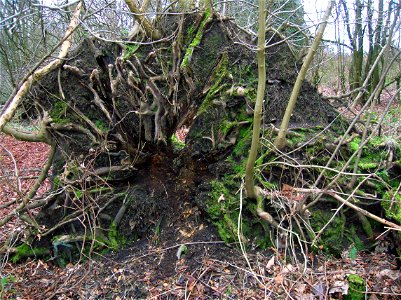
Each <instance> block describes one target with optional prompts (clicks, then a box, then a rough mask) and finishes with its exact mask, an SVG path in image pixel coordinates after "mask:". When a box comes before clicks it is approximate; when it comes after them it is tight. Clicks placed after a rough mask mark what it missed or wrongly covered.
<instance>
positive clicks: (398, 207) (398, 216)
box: [380, 189, 401, 224]
mask: <svg viewBox="0 0 401 300" xmlns="http://www.w3.org/2000/svg"><path fill="white" fill-rule="evenodd" d="M380 203H381V205H382V207H383V209H384V211H385V213H386V217H387V218H391V219H393V220H395V221H397V223H398V224H401V195H400V194H399V193H397V190H396V189H392V190H391V191H389V192H386V193H385V194H384V197H383V201H381V202H380Z"/></svg>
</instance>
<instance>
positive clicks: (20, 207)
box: [0, 145, 56, 227]
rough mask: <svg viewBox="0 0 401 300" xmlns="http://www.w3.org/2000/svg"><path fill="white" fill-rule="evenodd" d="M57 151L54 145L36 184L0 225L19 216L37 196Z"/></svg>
mask: <svg viewBox="0 0 401 300" xmlns="http://www.w3.org/2000/svg"><path fill="white" fill-rule="evenodd" d="M55 152H56V145H52V148H51V150H50V154H49V157H48V159H47V162H46V164H45V166H44V167H43V169H42V172H41V173H40V175H39V178H38V179H37V180H36V182H35V184H34V185H33V187H32V188H31V190H30V191H29V193H28V194H27V195H26V196H25V197H24V198H23V199H22V202H21V203H20V204H19V205H18V207H16V208H15V209H14V210H13V211H11V212H10V213H9V214H8V215H7V216H5V217H4V218H3V219H2V220H0V227H1V226H4V225H5V224H7V223H8V222H9V221H10V220H11V219H12V218H13V216H18V215H19V213H20V212H21V211H22V210H23V209H24V208H25V207H26V206H27V205H28V202H29V201H30V200H31V199H32V198H33V197H34V196H35V194H36V192H37V191H38V189H39V187H40V185H41V184H42V182H43V181H44V180H45V179H46V178H47V174H48V172H49V170H50V167H51V166H52V162H53V157H54V154H55Z"/></svg>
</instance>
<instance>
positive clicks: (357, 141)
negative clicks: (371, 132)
mask: <svg viewBox="0 0 401 300" xmlns="http://www.w3.org/2000/svg"><path fill="white" fill-rule="evenodd" d="M360 144H361V139H360V138H359V137H355V138H354V139H352V141H350V142H349V143H348V147H349V149H350V150H351V151H352V152H355V151H358V150H359V145H360Z"/></svg>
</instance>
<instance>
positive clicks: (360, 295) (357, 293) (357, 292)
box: [344, 274, 366, 300]
mask: <svg viewBox="0 0 401 300" xmlns="http://www.w3.org/2000/svg"><path fill="white" fill-rule="evenodd" d="M347 279H348V284H349V289H348V295H344V300H363V299H365V287H366V284H365V280H364V279H363V278H362V277H361V276H359V275H356V274H351V275H348V278H347Z"/></svg>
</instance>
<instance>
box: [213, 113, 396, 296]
mask: <svg viewBox="0 0 401 300" xmlns="http://www.w3.org/2000/svg"><path fill="white" fill-rule="evenodd" d="M244 119H245V118H244ZM230 126H232V123H230V122H228V121H224V122H221V127H222V128H230ZM322 130H323V127H321V126H316V127H312V128H296V129H292V130H291V131H292V132H291V133H290V134H289V135H288V137H289V146H288V148H287V149H286V151H287V153H290V156H291V157H292V159H293V160H294V161H296V163H298V164H305V165H320V166H325V165H326V163H327V161H328V159H329V158H330V155H331V153H332V152H331V151H332V150H331V151H329V150H328V149H332V148H330V147H333V146H332V145H335V143H334V141H336V140H338V138H339V137H340V136H341V135H340V133H338V132H335V131H331V130H329V131H325V132H323V133H322ZM251 135H252V126H251V125H250V124H247V125H246V126H242V127H241V129H240V131H239V136H238V139H237V142H236V144H235V145H234V146H233V149H232V151H231V154H230V155H229V157H228V158H227V159H226V161H225V162H226V163H227V164H228V165H229V166H230V170H231V171H230V172H226V173H225V174H224V175H223V176H221V177H219V178H218V179H216V180H215V181H213V182H212V183H211V192H210V193H209V196H210V197H209V201H208V203H207V207H208V213H209V216H210V218H211V220H212V221H213V223H214V224H215V225H216V226H217V228H218V231H219V234H220V236H221V237H222V239H223V240H225V241H227V242H234V241H238V237H237V230H238V228H237V223H238V214H239V208H240V192H239V189H240V187H241V183H242V179H243V177H244V175H245V166H246V160H247V156H246V155H247V153H248V149H249V147H250V143H251ZM273 138H274V134H273V133H272V132H271V131H265V135H264V140H265V142H263V139H262V143H263V147H262V148H261V151H260V154H259V158H258V159H257V161H256V164H255V166H256V167H255V169H256V170H255V180H256V182H257V184H258V185H259V186H260V187H263V188H264V189H265V190H268V191H269V190H270V191H273V192H274V191H278V190H280V189H281V187H282V185H283V184H288V185H290V186H291V185H292V186H299V184H300V183H299V182H297V179H299V178H302V180H303V182H305V181H310V182H313V181H314V180H315V179H316V178H317V176H318V175H319V174H321V172H322V170H323V169H322V168H319V167H316V168H306V169H305V168H304V169H299V168H293V167H290V166H288V165H287V166H284V165H282V164H280V163H278V162H277V160H278V158H277V153H276V152H274V151H273V149H272V148H271V146H270V145H271V144H269V143H267V142H266V140H270V141H271V140H272V139H273ZM347 139H348V140H350V141H349V143H348V144H344V145H343V146H342V147H341V148H340V151H339V155H338V156H337V158H336V159H335V160H334V161H333V164H332V165H331V166H330V167H331V168H332V170H327V169H326V170H324V173H323V179H322V182H324V184H327V183H328V182H330V181H331V180H332V179H334V178H335V176H337V175H338V171H340V170H341V169H342V168H343V166H344V165H345V163H346V162H347V160H348V159H349V157H350V156H351V155H352V154H353V153H354V151H358V150H359V149H360V145H361V140H360V138H359V137H354V138H351V137H350V136H349V137H347ZM292 149H298V150H296V151H294V152H291V150H292ZM362 150H363V151H362V155H361V159H360V161H359V162H358V173H363V174H369V173H370V174H371V177H370V178H369V180H368V181H369V184H364V182H362V180H364V178H365V181H366V177H357V181H356V183H355V185H354V186H357V185H358V184H360V185H359V188H358V190H357V191H356V192H355V194H356V195H358V196H360V197H365V198H355V200H351V201H354V203H355V204H356V205H358V206H360V207H362V208H363V209H365V210H368V211H371V212H372V213H374V214H376V215H380V212H379V211H378V210H377V208H378V207H380V205H381V207H382V209H383V210H384V213H385V215H386V217H387V218H388V219H390V220H392V221H393V222H396V223H398V224H401V196H400V195H399V193H397V191H398V190H399V186H400V179H401V178H399V176H398V175H397V174H399V173H398V171H397V170H398V169H399V168H400V157H401V153H400V150H399V148H393V150H394V160H393V165H392V167H391V166H390V167H388V166H387V164H386V160H387V157H388V153H389V147H388V139H386V138H385V137H374V138H372V139H370V140H369V142H368V143H367V144H366V145H365V146H364V147H363V148H362ZM296 163H294V165H295V164H296ZM355 163H356V160H355V158H354V159H353V160H352V161H351V163H350V164H349V166H348V168H347V169H346V172H352V171H353V168H354V164H355ZM394 168H395V169H394ZM300 170H301V171H300ZM335 170H337V171H335ZM350 179H351V176H350V175H342V176H341V177H340V178H339V181H338V182H339V184H341V185H342V186H343V189H344V190H345V191H346V185H347V184H348V183H349V181H350ZM347 192H349V193H350V192H351V190H350V191H347ZM372 195H375V196H372ZM372 197H373V198H372ZM374 197H376V198H377V200H376V199H375V198H374ZM366 198H367V199H366ZM370 198H372V199H370ZM379 199H381V200H380V201H378V200H379ZM321 201H326V202H327V204H326V203H325V202H318V204H317V205H315V206H314V207H312V208H311V209H310V213H311V214H310V217H309V224H310V225H311V227H312V229H313V231H314V232H315V233H317V232H319V231H320V230H322V229H323V228H324V229H323V231H322V233H321V235H320V238H319V239H318V240H317V242H316V244H315V246H316V247H315V250H316V251H319V252H320V251H323V252H325V253H328V254H332V255H335V256H341V255H343V253H348V254H347V255H348V256H349V258H351V259H355V257H356V255H357V254H358V253H359V252H360V251H363V250H366V249H368V248H369V247H370V246H371V244H372V243H373V242H374V240H373V236H374V234H375V231H380V230H381V229H382V226H381V225H380V224H379V223H377V222H374V221H372V220H371V219H368V218H366V217H363V216H358V215H357V214H356V213H355V211H353V210H352V209H350V208H346V207H344V208H342V209H340V210H339V211H338V212H337V213H335V212H336V209H337V208H338V206H339V205H340V204H339V203H337V202H336V200H334V199H330V197H328V198H327V197H326V198H324V199H323V200H321ZM321 203H323V204H322V205H320V204H321ZM378 203H380V204H378ZM270 209H271V208H270ZM266 210H268V211H269V207H268V204H266ZM270 211H271V210H270ZM273 214H274V212H273ZM295 230H296V231H297V229H295ZM304 230H305V229H304ZM242 233H243V235H244V236H245V237H246V239H248V240H250V241H252V244H253V245H257V246H258V247H260V248H264V247H268V246H270V245H271V237H270V228H269V226H268V225H267V224H265V223H263V222H262V221H261V220H260V218H259V217H258V216H257V215H256V203H253V202H252V201H249V200H248V199H246V197H245V196H244V197H243V199H242ZM310 238H312V236H310ZM400 254H401V253H400ZM349 299H354V298H349ZM355 299H357V298H355Z"/></svg>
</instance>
